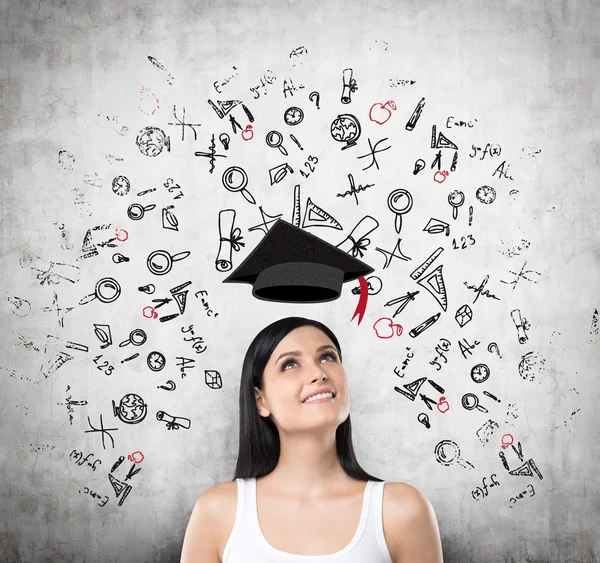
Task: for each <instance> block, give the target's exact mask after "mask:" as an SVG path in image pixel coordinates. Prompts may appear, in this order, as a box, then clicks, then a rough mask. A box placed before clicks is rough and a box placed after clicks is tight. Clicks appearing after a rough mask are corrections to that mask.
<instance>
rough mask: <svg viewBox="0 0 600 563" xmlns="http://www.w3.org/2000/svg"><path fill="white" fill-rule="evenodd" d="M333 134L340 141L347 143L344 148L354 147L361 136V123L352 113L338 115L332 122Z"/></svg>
mask: <svg viewBox="0 0 600 563" xmlns="http://www.w3.org/2000/svg"><path fill="white" fill-rule="evenodd" d="M331 136H332V137H333V138H334V139H335V140H336V141H338V142H340V143H346V146H345V147H342V150H345V149H347V148H350V147H353V146H354V145H356V141H357V140H358V138H359V137H360V123H359V122H358V119H356V117H355V116H354V115H352V114H350V113H342V114H340V115H338V116H337V117H336V118H335V119H334V120H333V122H332V123H331Z"/></svg>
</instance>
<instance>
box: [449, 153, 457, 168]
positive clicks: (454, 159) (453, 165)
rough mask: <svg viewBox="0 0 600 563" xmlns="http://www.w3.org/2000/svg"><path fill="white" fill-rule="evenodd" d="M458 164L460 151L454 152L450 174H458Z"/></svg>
mask: <svg viewBox="0 0 600 563" xmlns="http://www.w3.org/2000/svg"><path fill="white" fill-rule="evenodd" d="M457 162H458V151H454V156H453V157H452V164H451V165H450V172H456V163H457Z"/></svg>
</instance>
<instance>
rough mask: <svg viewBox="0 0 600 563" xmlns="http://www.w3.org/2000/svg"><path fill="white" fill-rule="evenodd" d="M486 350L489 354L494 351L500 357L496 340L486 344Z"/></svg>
mask: <svg viewBox="0 0 600 563" xmlns="http://www.w3.org/2000/svg"><path fill="white" fill-rule="evenodd" d="M487 349H488V352H489V353H490V354H493V353H494V352H496V354H497V355H498V357H499V358H502V356H501V354H500V348H498V344H496V342H490V343H489V344H488V347H487Z"/></svg>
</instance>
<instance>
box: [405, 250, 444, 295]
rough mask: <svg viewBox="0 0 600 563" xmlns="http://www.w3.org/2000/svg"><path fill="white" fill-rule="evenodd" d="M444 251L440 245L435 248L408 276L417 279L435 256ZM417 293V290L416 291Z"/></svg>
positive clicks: (432, 261)
mask: <svg viewBox="0 0 600 563" xmlns="http://www.w3.org/2000/svg"><path fill="white" fill-rule="evenodd" d="M442 252H444V249H443V248H442V247H441V246H440V247H439V248H436V249H435V250H434V251H433V252H432V253H431V254H430V255H429V256H428V257H427V258H426V259H425V260H424V261H423V262H421V264H419V266H417V267H416V268H415V269H414V270H413V271H412V272H411V274H410V277H411V278H412V279H413V280H415V281H416V280H418V279H419V278H420V277H421V276H422V275H423V274H424V273H425V271H426V270H427V268H429V266H431V264H433V263H434V262H435V261H436V259H437V257H438V256H439V255H440V254H441V253H442ZM417 293H418V292H417Z"/></svg>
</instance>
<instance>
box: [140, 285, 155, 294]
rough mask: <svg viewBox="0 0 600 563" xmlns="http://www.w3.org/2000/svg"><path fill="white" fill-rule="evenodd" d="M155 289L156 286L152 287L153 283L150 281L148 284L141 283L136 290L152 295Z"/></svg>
mask: <svg viewBox="0 0 600 563" xmlns="http://www.w3.org/2000/svg"><path fill="white" fill-rule="evenodd" d="M155 290H156V287H154V284H152V283H149V284H148V285H141V286H140V287H138V291H141V292H142V293H147V294H148V295H152V294H153V293H154V291H155Z"/></svg>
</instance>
